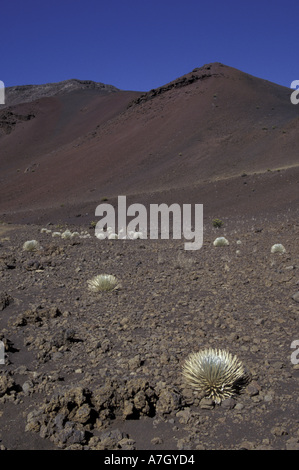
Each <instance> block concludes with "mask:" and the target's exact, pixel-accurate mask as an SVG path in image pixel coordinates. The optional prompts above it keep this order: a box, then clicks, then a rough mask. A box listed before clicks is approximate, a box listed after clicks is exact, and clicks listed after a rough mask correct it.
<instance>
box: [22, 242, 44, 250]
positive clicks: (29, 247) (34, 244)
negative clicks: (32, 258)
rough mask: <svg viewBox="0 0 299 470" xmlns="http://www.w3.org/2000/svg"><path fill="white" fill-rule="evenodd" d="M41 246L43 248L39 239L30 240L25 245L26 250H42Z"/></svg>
mask: <svg viewBox="0 0 299 470" xmlns="http://www.w3.org/2000/svg"><path fill="white" fill-rule="evenodd" d="M40 248H41V247H40V244H39V242H38V241H37V240H28V241H27V242H25V243H24V245H23V250H24V251H36V250H40Z"/></svg>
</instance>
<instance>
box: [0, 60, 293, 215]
mask: <svg viewBox="0 0 299 470" xmlns="http://www.w3.org/2000/svg"><path fill="white" fill-rule="evenodd" d="M64 91H65V90H64ZM47 94H48V96H47V97H40V98H38V99H35V100H33V101H28V102H26V103H18V104H16V105H14V106H8V107H6V108H5V109H2V111H1V112H0V129H1V135H0V145H1V177H0V178H1V187H0V215H1V214H2V215H1V218H2V219H3V218H4V219H5V218H6V220H10V219H11V220H12V219H13V218H15V220H16V219H18V218H20V217H21V216H24V217H25V219H26V218H27V220H28V221H29V220H30V221H37V220H42V219H43V217H45V220H47V219H48V218H49V217H50V214H54V213H55V216H57V217H58V216H59V217H62V218H66V219H67V218H70V217H71V216H74V215H76V214H78V213H83V212H84V213H86V212H89V213H90V212H94V210H95V207H96V205H97V204H99V202H100V201H101V199H102V198H103V197H107V198H108V199H109V200H111V201H114V198H115V197H116V196H117V195H120V194H125V195H128V196H131V197H132V198H134V199H135V201H137V202H140V203H147V202H152V201H155V202H157V201H158V200H159V201H160V202H171V201H173V202H182V203H191V202H194V201H196V202H198V203H203V204H204V207H205V210H206V211H208V213H215V212H217V213H218V214H219V213H223V212H225V211H230V212H235V213H236V215H237V213H242V214H243V213H244V211H248V214H250V213H251V214H254V213H255V212H256V211H258V212H260V211H262V210H263V209H264V210H274V211H279V210H283V211H285V210H289V209H291V208H295V207H296V205H297V203H298V178H299V167H298V164H299V161H298V131H299V116H298V108H297V107H296V106H294V105H292V104H291V101H290V95H291V90H290V89H288V88H285V87H282V86H279V85H276V84H274V83H271V82H268V81H265V80H262V79H259V78H256V77H253V76H250V75H248V74H246V73H244V72H241V71H239V70H236V69H234V68H231V67H228V66H225V65H222V64H219V63H213V64H208V65H205V66H203V67H201V68H196V69H194V70H193V71H192V72H190V73H188V74H186V75H184V76H183V77H180V78H178V79H176V80H174V81H173V82H171V83H169V84H166V85H164V86H162V87H160V88H158V89H155V90H151V91H149V92H147V93H140V92H134V91H121V90H117V89H115V88H113V87H109V86H106V88H105V87H104V88H101V87H100V88H97V87H95V86H94V87H89V88H88V87H83V88H82V89H81V88H80V87H79V89H78V88H75V89H74V90H72V91H68V92H64V93H57V87H56V91H55V93H54V94H53V95H51V93H50V92H49V90H48V91H47ZM49 94H50V95H51V96H49ZM33 98H36V95H33ZM27 99H28V97H27ZM278 170H279V171H278ZM4 214H6V215H5V216H4ZM89 218H90V215H89Z"/></svg>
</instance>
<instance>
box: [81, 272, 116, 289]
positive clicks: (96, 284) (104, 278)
mask: <svg viewBox="0 0 299 470" xmlns="http://www.w3.org/2000/svg"><path fill="white" fill-rule="evenodd" d="M87 283H88V288H89V290H91V291H92V292H101V291H109V290H113V289H115V288H116V287H117V285H118V282H117V279H116V277H115V276H113V275H112V274H99V275H97V276H95V277H93V278H92V279H90V280H89V281H87Z"/></svg>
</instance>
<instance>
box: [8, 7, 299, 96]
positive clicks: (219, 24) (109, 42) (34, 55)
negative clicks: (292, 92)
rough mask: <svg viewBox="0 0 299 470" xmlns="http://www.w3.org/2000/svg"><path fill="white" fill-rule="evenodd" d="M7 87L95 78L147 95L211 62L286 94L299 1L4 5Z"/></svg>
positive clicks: (298, 62) (298, 34) (298, 39)
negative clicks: (275, 85) (275, 86)
mask: <svg viewBox="0 0 299 470" xmlns="http://www.w3.org/2000/svg"><path fill="white" fill-rule="evenodd" d="M0 18H1V23H0V33H1V49H0V50H1V61H0V80H2V81H4V83H5V86H7V87H8V86H14V85H26V84H42V83H49V82H58V81H61V80H66V79H69V78H79V79H84V80H94V81H98V82H103V83H107V84H111V85H114V86H116V87H118V88H121V89H124V90H137V91H148V90H150V89H152V88H155V87H158V86H161V85H163V84H165V83H167V82H169V81H171V80H174V79H175V78H177V77H179V76H181V75H184V74H185V73H188V72H190V71H191V70H193V69H194V68H195V67H200V66H202V65H204V64H206V63H210V62H222V63H224V64H225V65H229V66H232V67H235V68H237V69H240V70H242V71H244V72H247V73H249V74H251V75H255V76H257V77H260V78H264V79H266V80H270V81H272V82H275V83H278V84H280V85H284V86H287V87H290V84H291V82H292V81H293V80H299V59H298V45H299V1H298V0H296V1H295V0H289V1H283V0H282V1H277V0H252V1H243V0H239V1H234V0H226V1H224V0H216V1H213V0H206V1H202V0H180V1H178V0H150V1H147V0H114V1H113V0H105V1H102V0H84V1H82V0H59V1H57V0H51V1H43V0H40V1H38V0H23V1H21V0H15V1H13V2H8V1H6V2H4V1H3V2H1V9H0Z"/></svg>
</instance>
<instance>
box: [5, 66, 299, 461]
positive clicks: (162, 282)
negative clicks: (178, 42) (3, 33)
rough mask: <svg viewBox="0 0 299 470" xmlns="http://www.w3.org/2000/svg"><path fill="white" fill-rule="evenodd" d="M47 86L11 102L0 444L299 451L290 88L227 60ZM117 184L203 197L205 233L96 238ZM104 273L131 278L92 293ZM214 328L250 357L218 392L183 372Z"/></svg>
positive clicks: (187, 198)
mask: <svg viewBox="0 0 299 470" xmlns="http://www.w3.org/2000/svg"><path fill="white" fill-rule="evenodd" d="M40 87H41V88H39V87H33V88H32V89H30V87H29V88H28V87H25V89H24V88H22V87H18V89H12V90H8V92H7V99H8V102H7V105H6V106H5V107H3V106H2V107H1V109H0V148H1V155H0V159H1V174H0V183H1V184H0V222H1V223H0V340H1V341H2V342H3V344H4V346H5V364H1V365H0V448H1V449H3V450H5V449H7V450H23V449H24V450H29V449H30V450H60V449H62V450H69V449H74V450H89V449H90V450H129V451H132V452H133V451H137V450H153V451H157V452H158V451H161V450H176V451H178V452H182V453H183V452H184V451H187V450H191V451H195V450H222V449H224V450H240V449H248V450H257V449H263V450H272V449H273V450H299V424H298V423H299V398H298V384H299V364H297V363H296V362H298V359H299V352H298V354H297V356H296V349H295V348H292V347H291V345H292V343H293V342H294V341H297V340H299V328H298V313H299V309H298V307H299V303H298V302H299V277H298V270H299V258H298V254H299V250H298V241H299V236H298V234H299V219H298V199H299V197H298V196H299V192H298V183H299V170H298V168H299V167H298V130H299V119H298V109H297V107H296V106H294V105H292V104H291V102H290V90H288V89H285V88H283V87H281V86H278V85H275V84H273V83H270V82H266V81H264V80H261V79H258V78H255V77H252V76H249V75H247V74H244V73H243V72H240V71H238V70H235V69H232V68H230V67H226V66H224V65H222V64H208V65H206V66H204V67H201V68H197V69H194V71H192V72H190V73H189V74H187V75H185V76H184V77H181V78H179V79H176V80H174V82H171V83H170V84H167V85H165V86H163V87H161V88H158V89H156V90H151V91H149V92H147V93H140V92H134V91H121V90H117V89H116V88H114V87H112V86H108V85H103V84H100V83H99V84H94V83H93V82H88V81H84V82H80V81H76V80H71V81H70V82H69V83H65V82H63V83H62V84H53V86H51V84H48V85H44V86H43V85H41V86H40ZM30 93H31V95H30ZM18 96H19V98H18ZM9 99H10V100H11V101H10V102H9ZM118 195H127V201H128V205H129V204H131V203H140V204H143V205H144V206H145V207H147V208H148V207H149V205H150V204H152V203H166V204H168V205H170V204H172V203H179V204H180V205H181V206H182V205H183V204H191V205H192V207H194V204H203V210H204V226H203V246H202V247H201V248H200V249H199V250H192V251H191V250H185V249H184V242H185V240H184V238H183V237H182V239H181V240H174V239H172V237H170V239H169V240H165V239H163V240H162V239H157V240H150V239H149V238H147V239H137V240H107V239H106V240H99V239H97V238H96V237H95V228H94V225H95V223H96V222H97V221H98V218H97V217H96V216H95V209H96V207H97V205H98V204H100V203H101V202H106V203H110V204H112V205H113V206H114V207H115V209H116V213H117V196H118ZM215 218H219V219H221V221H222V223H223V224H222V226H221V227H215V226H214V225H213V220H214V219H215ZM66 230H69V231H70V232H71V233H73V234H74V235H73V236H72V237H71V238H63V237H61V236H53V233H55V232H60V234H62V233H64V232H65V231H66ZM220 236H224V237H226V239H227V240H228V242H229V245H228V246H222V247H220V246H219V247H217V246H214V244H213V242H214V240H215V239H216V238H217V237H220ZM28 240H37V241H38V242H39V247H38V248H37V250H35V251H32V252H31V251H26V250H24V249H23V245H24V243H25V242H26V241H28ZM277 243H279V244H282V245H283V246H284V247H285V252H284V253H271V247H272V246H273V245H274V244H277ZM103 273H107V274H112V275H114V276H116V278H117V281H118V285H117V287H116V288H115V289H114V290H111V291H107V292H101V293H95V292H91V291H90V290H89V289H88V280H90V279H92V278H93V277H94V276H96V275H98V274H103ZM210 347H211V348H217V349H218V348H220V349H226V350H228V351H229V352H230V353H232V354H233V355H237V357H238V359H239V360H241V361H242V363H243V365H244V367H245V370H246V373H247V375H248V382H247V383H246V384H245V385H244V387H243V388H242V389H241V391H240V393H237V394H235V395H233V396H232V397H231V398H228V399H225V400H223V401H222V403H221V404H215V403H214V402H213V401H212V400H211V399H209V398H207V397H202V396H201V395H200V394H199V393H198V392H197V391H195V390H194V389H192V388H191V387H190V386H189V385H188V384H187V383H186V381H185V379H184V377H183V375H182V369H183V365H184V361H185V360H186V358H187V357H188V355H189V354H190V353H191V352H196V351H199V350H201V349H206V348H210ZM296 348H297V349H299V348H298V345H297V346H296ZM292 353H295V354H293V356H292ZM292 358H293V359H292ZM294 358H295V360H294ZM296 358H297V360H296Z"/></svg>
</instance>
